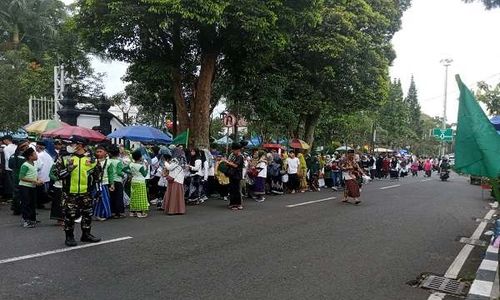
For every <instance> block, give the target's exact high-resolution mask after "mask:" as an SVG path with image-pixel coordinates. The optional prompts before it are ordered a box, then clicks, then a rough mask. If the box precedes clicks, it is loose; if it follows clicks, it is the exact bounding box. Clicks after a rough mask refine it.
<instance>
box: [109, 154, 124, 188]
mask: <svg viewBox="0 0 500 300" xmlns="http://www.w3.org/2000/svg"><path fill="white" fill-rule="evenodd" d="M108 164H109V165H110V167H112V168H113V171H114V182H123V162H122V161H121V160H119V159H117V158H110V159H108ZM110 184H111V182H110Z"/></svg>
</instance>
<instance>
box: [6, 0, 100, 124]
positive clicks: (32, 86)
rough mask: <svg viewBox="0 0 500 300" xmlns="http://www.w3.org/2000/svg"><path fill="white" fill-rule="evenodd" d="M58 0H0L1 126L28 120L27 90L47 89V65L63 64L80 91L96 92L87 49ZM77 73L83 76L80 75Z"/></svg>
mask: <svg viewBox="0 0 500 300" xmlns="http://www.w3.org/2000/svg"><path fill="white" fill-rule="evenodd" d="M73 26H74V23H73V22H72V21H71V20H70V19H69V9H68V8H67V7H66V6H65V5H64V3H63V2H62V1H60V0H6V1H0V116H1V117H0V118H1V122H0V124H1V126H2V127H3V128H2V129H13V130H16V129H18V128H19V127H20V126H22V125H24V124H26V123H27V122H28V99H29V98H30V96H35V97H51V96H52V95H53V88H54V85H53V84H54V83H53V70H54V66H55V65H59V64H64V65H65V68H66V71H68V72H69V74H70V76H73V75H79V77H78V78H75V80H74V82H75V84H77V85H78V92H79V95H81V96H88V95H90V94H95V92H99V91H100V88H101V87H102V86H100V85H98V84H96V82H97V81H98V79H96V78H94V79H95V80H91V81H89V79H92V74H93V70H92V69H91V67H90V62H89V58H88V57H87V53H86V52H85V51H84V50H83V49H82V47H81V43H80V42H79V41H78V35H76V34H75V33H74V32H73ZM81 78H83V79H81Z"/></svg>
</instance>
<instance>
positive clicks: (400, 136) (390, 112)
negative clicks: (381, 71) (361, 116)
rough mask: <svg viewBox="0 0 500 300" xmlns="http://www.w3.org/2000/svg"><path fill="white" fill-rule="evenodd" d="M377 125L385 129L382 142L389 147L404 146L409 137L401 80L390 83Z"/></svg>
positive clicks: (407, 111) (406, 109)
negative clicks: (385, 132) (387, 95)
mask: <svg viewBox="0 0 500 300" xmlns="http://www.w3.org/2000/svg"><path fill="white" fill-rule="evenodd" d="M378 119H379V120H378V122H379V123H378V125H380V127H382V128H383V129H385V130H386V131H387V137H386V140H385V141H383V142H384V144H386V145H388V146H389V147H404V146H406V144H407V142H408V138H409V137H411V130H410V128H409V127H408V124H409V110H408V105H407V104H406V103H405V101H404V99H403V90H402V88H401V80H399V79H394V81H393V82H392V83H391V87H390V92H389V97H388V99H387V102H386V103H385V104H384V106H383V107H382V108H381V109H380V113H379V118H378Z"/></svg>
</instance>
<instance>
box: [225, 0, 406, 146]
mask: <svg viewBox="0 0 500 300" xmlns="http://www.w3.org/2000/svg"><path fill="white" fill-rule="evenodd" d="M317 4H319V5H318V7H317V8H316V10H315V11H317V12H318V14H319V16H320V18H318V19H315V22H306V23H304V24H302V25H301V26H295V27H289V28H287V30H288V38H289V43H288V44H287V45H286V46H285V48H284V49H283V51H279V52H278V53H276V54H275V56H274V58H273V60H272V62H271V63H270V64H269V65H268V66H266V67H264V68H262V69H260V70H259V69H256V67H255V66H250V67H246V68H243V69H241V68H234V69H233V68H232V67H231V66H229V68H228V73H229V76H227V77H226V78H225V79H226V80H229V81H230V82H229V83H228V84H227V85H228V86H230V87H231V88H230V89H229V90H228V94H227V95H226V96H227V98H228V101H229V103H231V104H232V105H233V106H235V107H241V103H244V104H245V108H244V109H242V113H243V115H244V116H245V117H246V118H247V119H250V120H253V119H256V122H257V123H258V124H257V125H256V127H259V126H260V125H263V127H271V128H272V129H275V128H276V129H281V128H280V127H281V126H282V127H284V128H285V130H281V133H282V134H283V133H287V134H288V135H289V136H295V137H299V138H302V139H305V140H306V141H307V142H309V143H312V141H313V140H314V131H315V128H316V126H317V124H318V121H319V120H321V122H323V120H324V119H325V118H328V115H330V114H336V115H338V114H344V113H349V114H353V113H355V112H357V111H363V110H365V111H366V110H370V109H374V108H377V107H378V106H379V105H380V103H381V101H382V100H383V99H385V98H386V97H387V94H388V90H389V86H388V83H389V78H388V66H389V63H390V62H391V61H392V59H393V58H394V53H393V51H392V47H391V44H390V39H391V37H392V35H393V34H394V32H395V31H397V30H398V28H399V26H400V18H401V14H402V12H403V10H404V9H406V5H407V3H406V1H405V3H403V4H404V6H403V5H399V4H398V3H397V2H394V1H361V0H359V1H347V2H338V1H324V2H321V3H317ZM278 70H279V72H278ZM255 116H258V117H255ZM265 120H271V122H272V124H273V125H271V126H266V125H268V124H265ZM325 123H328V122H325Z"/></svg>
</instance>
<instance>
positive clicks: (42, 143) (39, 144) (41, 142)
mask: <svg viewBox="0 0 500 300" xmlns="http://www.w3.org/2000/svg"><path fill="white" fill-rule="evenodd" d="M36 144H37V146H43V147H45V146H47V145H46V144H45V142H44V141H36Z"/></svg>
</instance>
